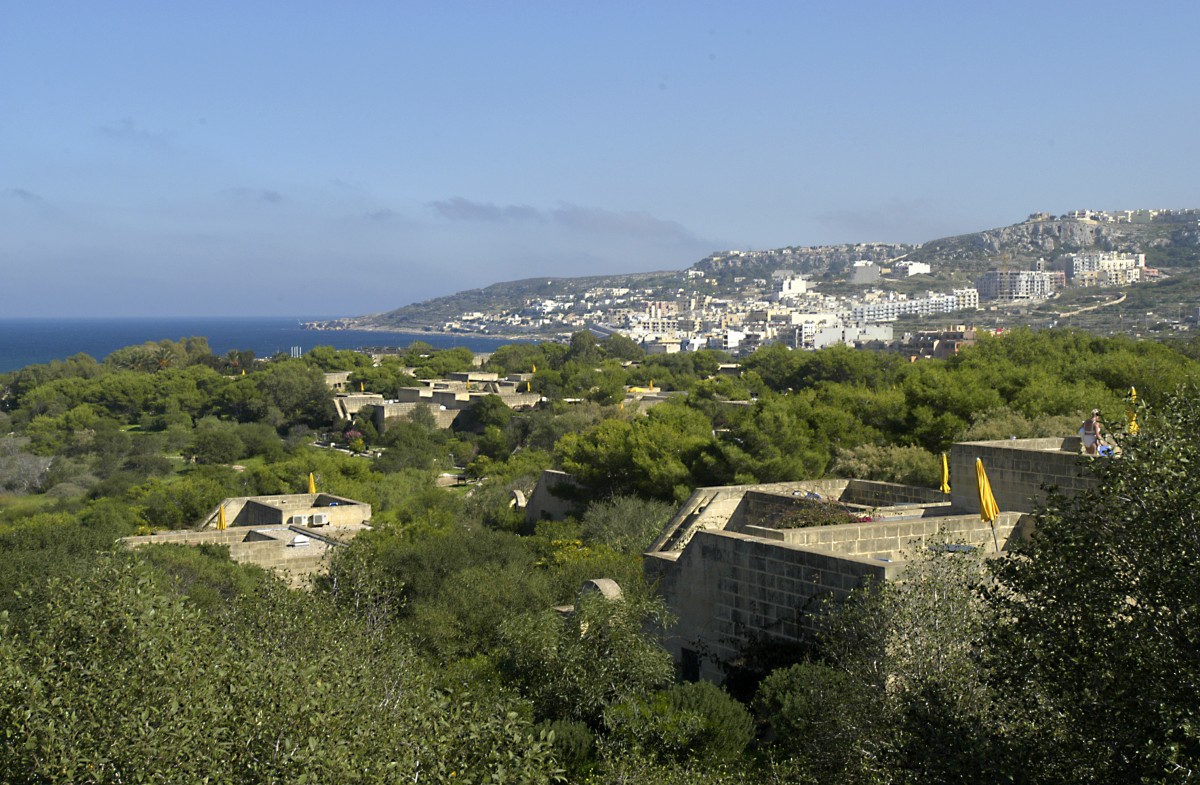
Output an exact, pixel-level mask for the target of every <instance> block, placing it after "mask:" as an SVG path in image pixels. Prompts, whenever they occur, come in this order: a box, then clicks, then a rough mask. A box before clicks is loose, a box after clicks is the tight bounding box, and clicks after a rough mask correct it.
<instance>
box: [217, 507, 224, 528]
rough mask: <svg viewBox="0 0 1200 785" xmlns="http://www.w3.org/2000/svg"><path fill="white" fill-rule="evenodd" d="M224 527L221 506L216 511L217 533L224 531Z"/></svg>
mask: <svg viewBox="0 0 1200 785" xmlns="http://www.w3.org/2000/svg"><path fill="white" fill-rule="evenodd" d="M225 526H226V524H225V505H224V504H222V505H221V508H220V509H219V510H217V531H225Z"/></svg>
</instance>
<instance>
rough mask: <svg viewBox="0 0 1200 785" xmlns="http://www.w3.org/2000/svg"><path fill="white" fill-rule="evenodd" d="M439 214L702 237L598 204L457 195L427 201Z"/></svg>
mask: <svg viewBox="0 0 1200 785" xmlns="http://www.w3.org/2000/svg"><path fill="white" fill-rule="evenodd" d="M429 207H431V208H433V210H434V211H435V212H437V214H438V215H440V216H441V217H443V218H446V219H448V220H451V221H478V222H484V223H517V222H520V223H542V224H552V225H555V226H559V227H562V228H564V229H569V230H572V231H583V232H589V233H592V234H603V235H610V236H616V237H634V238H640V239H654V240H669V241H672V242H681V243H699V244H703V243H704V242H705V241H704V240H703V239H702V238H700V237H698V236H696V234H695V233H693V232H691V231H689V230H688V229H687V228H686V227H684V226H683V225H681V224H678V223H676V222H675V221H664V220H662V219H661V218H656V217H654V216H653V215H651V214H649V213H645V212H637V211H618V210H605V209H603V208H600V207H580V206H578V205H573V204H563V205H561V206H559V207H555V208H553V209H550V210H540V209H537V208H535V207H530V206H528V205H497V204H492V203H490V202H473V201H471V200H470V199H464V198H463V197H461V196H456V197H454V198H452V199H447V200H444V201H437V202H430V203H429Z"/></svg>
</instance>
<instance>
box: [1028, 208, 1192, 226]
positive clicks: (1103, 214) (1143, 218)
mask: <svg viewBox="0 0 1200 785" xmlns="http://www.w3.org/2000/svg"><path fill="white" fill-rule="evenodd" d="M1062 217H1063V218H1064V219H1068V220H1073V221H1091V222H1093V223H1117V224H1121V223H1126V224H1152V223H1200V210H1196V209H1189V210H1112V211H1108V210H1072V211H1071V212H1069V213H1065V214H1063V216H1062ZM1052 218H1053V216H1051V215H1049V214H1048V213H1034V214H1033V215H1031V216H1029V220H1031V221H1048V220H1051V219H1052Z"/></svg>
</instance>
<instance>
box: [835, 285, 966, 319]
mask: <svg viewBox="0 0 1200 785" xmlns="http://www.w3.org/2000/svg"><path fill="white" fill-rule="evenodd" d="M960 298H961V299H960ZM978 307H979V292H978V291H977V290H975V289H955V290H954V291H953V292H952V293H951V294H936V293H933V292H930V293H929V294H928V295H927V296H925V297H921V298H917V299H913V300H906V299H901V298H894V299H889V300H879V301H875V302H864V303H859V304H857V305H855V306H854V308H853V310H851V312H850V318H851V321H855V322H894V321H896V319H897V318H899V317H900V316H904V315H907V314H916V315H918V316H930V315H932V314H938V313H950V312H951V311H957V310H959V309H961V308H978Z"/></svg>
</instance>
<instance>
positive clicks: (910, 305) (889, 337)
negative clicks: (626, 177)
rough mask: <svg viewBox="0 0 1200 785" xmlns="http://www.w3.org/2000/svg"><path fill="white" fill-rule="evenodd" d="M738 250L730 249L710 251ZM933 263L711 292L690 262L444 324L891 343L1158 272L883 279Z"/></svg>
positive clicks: (712, 342) (784, 274)
mask: <svg viewBox="0 0 1200 785" xmlns="http://www.w3.org/2000/svg"><path fill="white" fill-rule="evenodd" d="M745 253H748V252H741V251H729V252H726V253H725V254H714V255H713V257H710V260H715V261H717V262H720V261H722V260H723V259H725V258H728V257H736V256H738V255H741V254H745ZM932 272H933V269H932V267H931V265H930V264H929V263H927V262H918V261H908V260H903V259H901V260H894V261H891V262H879V261H874V260H868V259H862V260H858V261H855V262H853V263H851V264H850V265H849V266H848V269H847V271H846V276H845V280H846V282H847V283H849V284H851V285H855V286H860V287H862V288H861V289H858V290H856V292H855V293H853V294H825V293H823V292H821V291H820V289H819V285H818V284H814V282H813V281H812V280H811V279H810V278H809V277H806V276H804V275H801V274H800V273H798V272H796V271H794V270H787V269H783V270H777V271H775V272H774V273H772V275H771V277H770V278H769V279H766V278H745V279H735V283H737V284H738V287H737V288H738V291H737V292H736V293H733V294H724V295H716V294H705V293H704V289H705V282H706V276H707V275H708V274H707V273H706V272H705V271H704V270H700V269H696V268H692V269H689V270H687V271H685V273H684V276H685V280H686V281H687V283H688V284H689V286H687V287H686V288H685V287H679V288H677V289H675V290H673V291H671V290H664V289H662V288H655V287H646V288H640V289H639V288H631V287H609V286H598V287H594V288H590V289H586V290H584V291H582V292H579V293H568V294H563V295H559V296H556V297H549V298H542V299H536V300H533V299H531V300H527V301H526V302H524V303H523V304H521V305H520V306H519V307H513V308H506V309H499V310H496V311H491V312H483V311H472V312H468V313H463V314H462V315H461V316H460V317H459V318H458V319H455V320H451V321H448V322H446V323H444V324H442V325H441V329H442V330H443V331H447V332H467V333H481V334H482V333H493V334H505V333H511V332H514V331H528V330H538V331H541V332H548V331H561V332H565V333H570V332H574V331H577V330H580V329H585V328H586V329H591V330H594V331H599V332H601V333H621V334H623V335H626V336H628V337H630V338H632V339H633V340H635V341H637V342H638V343H640V344H641V345H642V346H643V347H644V348H645V349H646V350H647V351H648V352H650V353H667V354H669V353H673V352H679V351H695V350H699V349H706V348H707V349H720V350H722V351H726V352H731V353H735V354H744V353H749V352H753V351H754V350H755V349H757V348H758V347H759V346H762V345H764V344H767V343H775V342H780V343H784V344H786V345H788V346H791V347H793V348H796V349H821V348H824V347H827V346H831V345H834V344H839V343H840V344H850V345H866V344H877V343H888V342H892V341H893V340H895V339H896V338H897V336H896V335H895V333H894V323H895V322H896V321H897V320H898V319H900V318H901V317H906V316H912V317H916V318H917V319H921V318H925V317H930V318H935V317H936V318H938V319H939V320H940V321H942V322H944V321H946V319H947V317H949V315H952V314H957V315H958V316H959V317H960V318H958V319H957V321H963V322H969V321H971V313H973V312H975V311H978V310H979V309H980V308H981V307H986V306H988V305H1003V304H1013V303H1025V302H1034V301H1040V300H1045V299H1047V298H1049V297H1052V296H1053V295H1054V294H1055V293H1056V292H1058V291H1060V290H1062V289H1065V288H1067V287H1123V286H1128V285H1130V284H1134V283H1139V282H1141V281H1144V280H1152V279H1155V278H1157V277H1159V275H1160V273H1159V271H1158V270H1156V269H1154V268H1150V267H1147V266H1146V257H1145V254H1140V253H1139V254H1129V253H1121V252H1109V251H1098V252H1088V253H1069V254H1064V255H1061V256H1059V257H1058V258H1057V259H1055V260H1054V261H1053V262H1048V261H1046V260H1045V259H1039V260H1038V261H1036V262H1035V263H1034V264H1033V266H1032V269H1007V268H1004V267H1002V268H1000V269H994V270H989V271H988V272H986V273H984V274H983V275H982V276H980V277H978V278H977V279H976V280H975V281H974V282H973V285H972V286H962V287H953V288H951V289H950V290H949V291H941V292H939V291H926V292H924V293H921V294H906V293H903V292H900V291H896V289H894V288H892V287H891V286H889V284H894V283H895V282H898V281H904V280H905V279H907V278H910V277H912V276H917V275H925V276H928V275H930V274H931V273H932ZM714 288H715V287H714ZM951 320H954V319H953V317H951Z"/></svg>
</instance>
